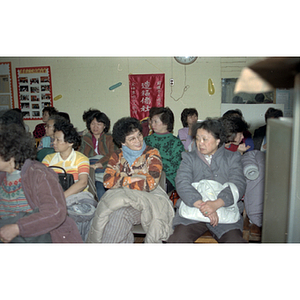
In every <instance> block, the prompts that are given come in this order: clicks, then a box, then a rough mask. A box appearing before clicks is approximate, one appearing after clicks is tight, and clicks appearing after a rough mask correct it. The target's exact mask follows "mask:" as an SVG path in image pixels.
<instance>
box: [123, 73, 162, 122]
mask: <svg viewBox="0 0 300 300" xmlns="http://www.w3.org/2000/svg"><path fill="white" fill-rule="evenodd" d="M128 77H129V97H130V116H131V117H134V118H137V119H138V120H142V119H144V118H146V117H148V116H149V110H150V108H151V107H163V106H164V104H165V99H164V96H165V74H136V75H132V74H130V75H128Z"/></svg>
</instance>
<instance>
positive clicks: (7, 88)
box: [0, 62, 14, 110]
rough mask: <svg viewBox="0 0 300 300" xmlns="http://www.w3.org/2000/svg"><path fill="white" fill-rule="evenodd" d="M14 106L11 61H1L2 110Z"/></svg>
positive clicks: (0, 105) (0, 94) (0, 88)
mask: <svg viewBox="0 0 300 300" xmlns="http://www.w3.org/2000/svg"><path fill="white" fill-rule="evenodd" d="M11 108H14V95H13V88H12V79H11V63H10V62H0V110H6V109H11Z"/></svg>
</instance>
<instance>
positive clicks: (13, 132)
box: [0, 124, 36, 170]
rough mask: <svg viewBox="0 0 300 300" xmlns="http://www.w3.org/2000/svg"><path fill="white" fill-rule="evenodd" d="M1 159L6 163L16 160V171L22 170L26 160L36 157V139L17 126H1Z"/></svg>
mask: <svg viewBox="0 0 300 300" xmlns="http://www.w3.org/2000/svg"><path fill="white" fill-rule="evenodd" d="M0 157H1V158H2V159H3V160H4V161H9V160H10V159H11V158H12V157H13V158H14V159H15V169H17V170H21V168H22V166H23V165H24V162H25V160H26V159H32V160H34V159H35V157H36V147H35V139H34V137H33V136H32V135H31V134H30V133H29V132H26V131H25V130H23V129H22V128H21V127H20V126H18V125H17V124H10V125H1V128H0Z"/></svg>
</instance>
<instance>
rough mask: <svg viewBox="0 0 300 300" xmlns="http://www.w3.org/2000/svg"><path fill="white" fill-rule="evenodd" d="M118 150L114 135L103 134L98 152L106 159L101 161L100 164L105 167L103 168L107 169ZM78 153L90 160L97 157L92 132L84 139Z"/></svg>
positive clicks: (99, 141)
mask: <svg viewBox="0 0 300 300" xmlns="http://www.w3.org/2000/svg"><path fill="white" fill-rule="evenodd" d="M116 149H117V147H116V145H115V143H114V142H113V137H112V135H111V134H109V133H103V134H102V135H101V136H100V138H99V140H98V152H99V153H100V154H101V155H104V157H102V158H101V159H100V160H99V162H100V163H101V164H102V165H103V168H106V166H107V163H108V161H109V159H110V157H111V155H112V154H113V153H114V151H115V150H116ZM78 151H79V152H81V153H83V154H84V155H85V156H87V157H89V158H90V157H93V156H95V155H97V153H96V152H95V150H94V145H93V139H92V134H91V133H90V132H89V133H87V134H86V135H84V136H83V137H82V139H81V146H80V148H79V150H78Z"/></svg>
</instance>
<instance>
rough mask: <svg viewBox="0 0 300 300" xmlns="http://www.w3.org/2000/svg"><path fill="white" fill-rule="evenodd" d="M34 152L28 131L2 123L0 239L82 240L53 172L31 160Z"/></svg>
mask: <svg viewBox="0 0 300 300" xmlns="http://www.w3.org/2000/svg"><path fill="white" fill-rule="evenodd" d="M35 154H36V150H35V141H34V138H33V137H32V136H31V134H30V133H27V132H25V131H24V130H23V129H22V128H21V127H19V126H18V125H15V124H11V125H9V126H4V125H1V128H0V241H1V242H4V243H9V242H14V243H21V242H27V243H51V242H53V243H54V242H57V243H63V242H67V243H71V242H82V239H81V237H80V234H79V232H78V229H77V227H76V224H75V222H74V221H73V220H72V219H71V218H69V217H68V216H67V209H66V200H65V197H64V193H63V190H62V188H61V186H60V184H59V182H58V179H57V176H56V174H55V172H54V171H53V170H50V169H48V168H46V167H45V166H44V165H43V164H41V163H40V162H38V161H36V160H34V159H35Z"/></svg>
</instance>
